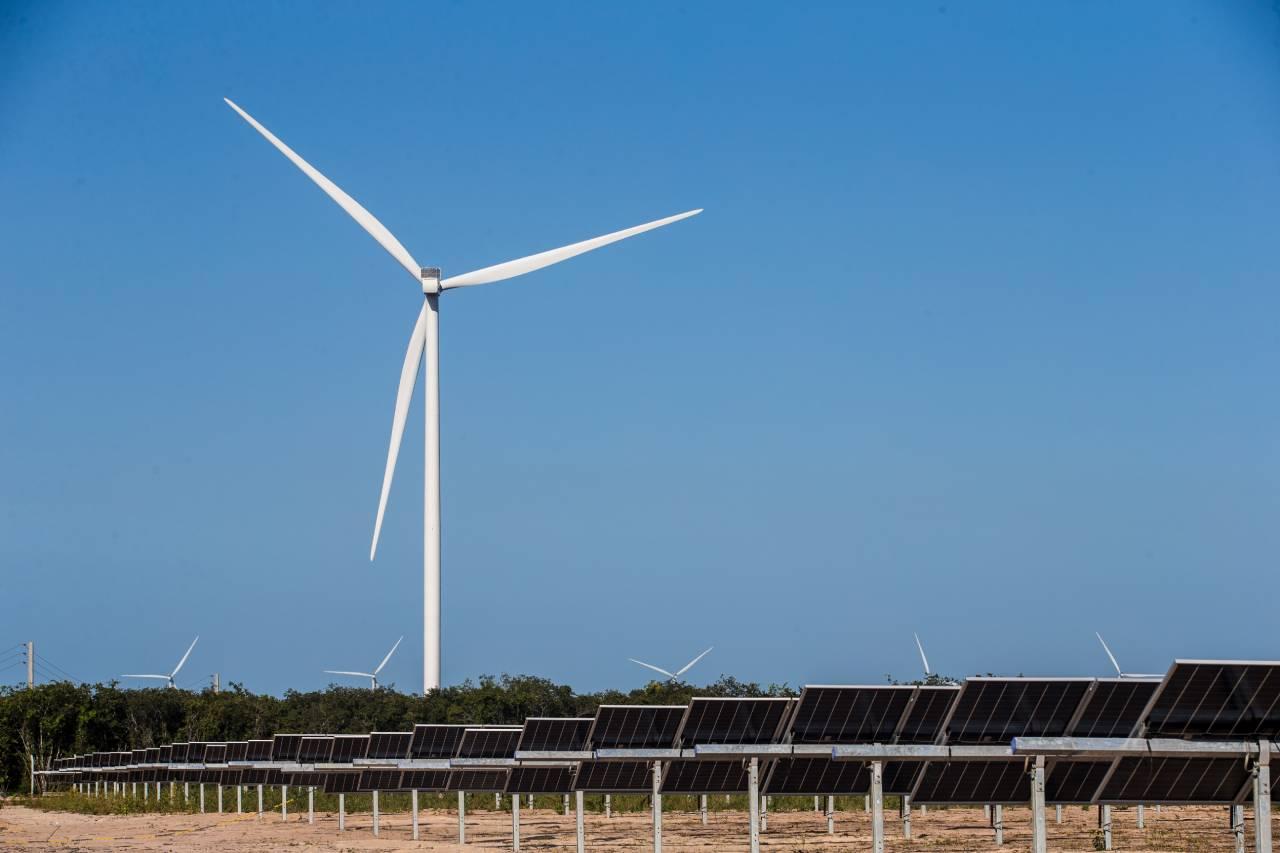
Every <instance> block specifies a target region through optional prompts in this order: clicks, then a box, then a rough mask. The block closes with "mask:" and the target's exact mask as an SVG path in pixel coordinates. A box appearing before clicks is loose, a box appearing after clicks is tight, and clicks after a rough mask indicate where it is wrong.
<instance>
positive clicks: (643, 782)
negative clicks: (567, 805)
mask: <svg viewBox="0 0 1280 853" xmlns="http://www.w3.org/2000/svg"><path fill="white" fill-rule="evenodd" d="M652 771H653V767H652V765H651V764H650V763H649V762H647V761H584V762H582V764H581V765H579V767H578V776H577V778H576V780H575V781H574V790H578V791H599V792H601V793H606V794H608V793H614V794H621V793H627V792H635V791H652V789H653V777H652Z"/></svg>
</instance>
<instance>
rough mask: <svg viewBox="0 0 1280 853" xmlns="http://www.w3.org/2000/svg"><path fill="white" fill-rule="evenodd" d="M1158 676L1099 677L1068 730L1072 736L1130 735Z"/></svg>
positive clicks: (1133, 731)
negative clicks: (1149, 677) (1082, 708)
mask: <svg viewBox="0 0 1280 853" xmlns="http://www.w3.org/2000/svg"><path fill="white" fill-rule="evenodd" d="M1159 686H1160V679H1158V678H1155V679H1139V678H1105V679H1098V682H1097V684H1095V685H1094V689H1093V692H1092V693H1091V694H1090V695H1089V698H1088V700H1087V701H1086V702H1085V706H1084V711H1083V712H1082V713H1081V715H1080V718H1079V719H1078V720H1077V721H1076V724H1075V725H1074V726H1072V728H1071V731H1070V734H1071V735H1072V736H1074V737H1132V736H1133V735H1134V734H1135V733H1136V732H1137V729H1138V724H1139V723H1140V722H1141V720H1142V712H1143V711H1144V710H1146V707H1147V703H1148V702H1149V701H1150V700H1151V697H1152V695H1154V694H1155V692H1156V688H1158V687H1159Z"/></svg>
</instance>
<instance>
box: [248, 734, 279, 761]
mask: <svg viewBox="0 0 1280 853" xmlns="http://www.w3.org/2000/svg"><path fill="white" fill-rule="evenodd" d="M274 745H275V741H274V740H264V739H256V740H249V741H246V742H245V753H244V760H245V761H270V760H271V748H272V746H274Z"/></svg>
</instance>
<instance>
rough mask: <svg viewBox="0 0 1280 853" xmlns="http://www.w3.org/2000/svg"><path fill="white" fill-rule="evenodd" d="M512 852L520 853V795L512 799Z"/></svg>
mask: <svg viewBox="0 0 1280 853" xmlns="http://www.w3.org/2000/svg"><path fill="white" fill-rule="evenodd" d="M511 850H512V853H520V795H519V794H515V795H513V796H512V797H511Z"/></svg>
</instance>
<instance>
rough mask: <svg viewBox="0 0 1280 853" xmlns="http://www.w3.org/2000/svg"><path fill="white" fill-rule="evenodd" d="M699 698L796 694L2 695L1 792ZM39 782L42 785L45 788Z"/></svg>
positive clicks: (667, 689) (518, 687) (507, 684)
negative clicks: (222, 746) (124, 753)
mask: <svg viewBox="0 0 1280 853" xmlns="http://www.w3.org/2000/svg"><path fill="white" fill-rule="evenodd" d="M695 694H696V695H699V696H791V695H794V691H792V690H791V689H790V688H789V687H788V686H787V685H785V684H783V685H769V686H767V687H762V686H761V685H759V684H754V683H745V682H741V681H738V680H737V679H735V678H732V677H729V676H722V677H721V678H720V680H719V681H716V682H714V683H712V684H709V685H707V686H705V687H698V688H695V687H693V686H692V685H690V684H685V683H682V682H675V683H671V682H652V683H650V684H648V685H646V686H645V687H642V688H639V689H636V690H632V691H630V692H628V693H623V692H620V691H616V690H610V691H604V692H601V693H586V694H578V693H575V692H574V691H573V689H572V688H571V687H568V686H567V685H562V684H554V683H552V682H550V681H548V680H547V679H544V678H535V677H533V676H507V675H503V676H501V677H492V676H486V677H483V678H481V679H480V680H479V681H478V682H474V683H473V682H471V681H467V682H465V683H463V684H460V685H456V686H453V687H445V688H442V689H440V690H433V691H432V692H431V693H429V694H428V695H426V696H421V695H415V694H408V693H399V692H397V691H395V690H393V689H379V690H368V689H365V688H357V687H330V688H329V689H328V690H322V691H316V692H312V693H299V692H296V691H292V690H291V691H289V692H287V693H285V694H284V696H283V697H277V696H270V695H259V694H254V693H250V692H249V691H247V690H245V689H244V688H243V687H242V686H240V685H238V684H232V685H231V688H230V689H229V690H224V691H222V692H220V693H214V692H213V691H212V690H204V691H201V692H199V693H193V692H190V691H186V690H170V689H168V688H165V687H159V688H147V689H142V690H126V689H122V688H120V687H119V686H117V685H116V683H114V682H112V683H110V684H94V685H89V684H80V685H76V684H72V683H70V682H65V681H64V682H55V683H51V684H42V685H37V686H36V687H33V688H31V689H26V688H12V687H0V792H27V791H29V785H30V783H29V779H30V770H31V764H30V760H29V759H28V756H34V758H35V766H36V768H37V769H43V768H45V767H48V766H50V765H51V763H52V762H53V760H54V759H56V758H63V757H66V756H71V755H77V754H81V753H87V752H108V751H113V750H125V749H140V748H144V747H151V746H161V745H163V744H166V743H174V742H184V741H214V742H217V741H236V740H248V739H250V738H268V737H271V735H272V734H274V733H276V732H324V733H326V734H348V733H349V734H363V733H366V732H371V731H407V730H408V729H409V728H411V727H412V726H413V724H414V723H476V724H492V723H523V722H524V719H525V717H575V716H589V715H591V714H594V713H595V709H596V706H597V705H602V704H617V705H623V704H633V705H641V704H647V705H667V704H674V705H679V704H683V703H685V702H687V701H689V699H690V698H691V697H692V696H694V695H695ZM38 787H39V781H38V779H37V788H38Z"/></svg>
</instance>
